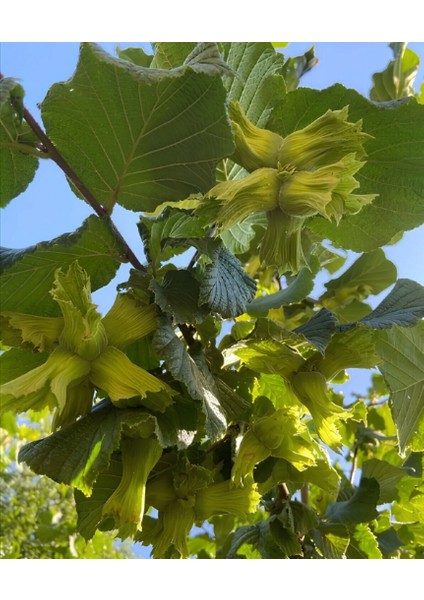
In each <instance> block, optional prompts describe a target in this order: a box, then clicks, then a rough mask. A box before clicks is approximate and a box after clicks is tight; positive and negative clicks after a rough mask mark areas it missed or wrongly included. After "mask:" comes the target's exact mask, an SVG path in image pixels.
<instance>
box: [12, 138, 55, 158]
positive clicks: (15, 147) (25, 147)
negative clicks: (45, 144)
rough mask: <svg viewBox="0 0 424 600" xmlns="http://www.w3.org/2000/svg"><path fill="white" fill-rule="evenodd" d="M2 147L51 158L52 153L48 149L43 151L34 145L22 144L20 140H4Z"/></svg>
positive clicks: (38, 156)
mask: <svg viewBox="0 0 424 600" xmlns="http://www.w3.org/2000/svg"><path fill="white" fill-rule="evenodd" d="M1 147H2V148H10V149H11V150H17V151H18V152H23V153H24V154H29V155H31V156H36V157H37V158H51V156H50V154H49V153H48V152H47V151H46V152H43V151H42V150H39V149H37V148H35V147H34V146H29V145H28V144H22V143H20V142H2V143H1Z"/></svg>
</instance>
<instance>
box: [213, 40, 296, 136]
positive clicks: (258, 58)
mask: <svg viewBox="0 0 424 600" xmlns="http://www.w3.org/2000/svg"><path fill="white" fill-rule="evenodd" d="M223 49H224V59H225V62H226V63H227V64H228V65H229V66H230V67H231V68H232V69H233V70H234V71H236V72H237V73H238V75H239V77H236V78H232V79H229V78H228V79H226V81H225V83H226V87H227V89H228V94H229V99H230V100H232V101H236V100H238V101H239V102H240V105H241V107H242V109H243V111H244V112H245V114H246V116H247V117H248V119H249V120H250V121H252V123H254V124H255V125H257V126H258V127H265V126H266V125H267V123H268V119H269V117H270V114H271V111H272V109H273V108H274V107H275V105H276V104H277V103H278V102H279V101H280V100H281V99H282V98H283V96H284V94H285V91H286V90H285V85H284V79H283V78H282V76H281V75H280V74H279V73H280V70H281V68H282V66H283V64H284V58H283V56H282V55H281V54H279V53H278V52H276V51H275V50H274V48H273V47H272V44H270V43H269V42H226V43H224V44H223Z"/></svg>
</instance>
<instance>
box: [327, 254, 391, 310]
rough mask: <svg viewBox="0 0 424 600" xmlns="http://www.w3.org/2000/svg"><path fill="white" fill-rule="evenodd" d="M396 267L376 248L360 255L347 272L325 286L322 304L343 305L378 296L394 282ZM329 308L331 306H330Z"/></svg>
mask: <svg viewBox="0 0 424 600" xmlns="http://www.w3.org/2000/svg"><path fill="white" fill-rule="evenodd" d="M396 275H397V271H396V267H395V265H394V264H393V263H392V262H391V261H390V260H388V259H387V258H386V256H385V254H384V252H383V250H381V248H378V249H377V250H374V251H372V252H368V253H366V254H362V255H361V256H360V257H359V258H358V260H356V261H355V262H354V263H353V265H352V266H351V267H349V269H348V270H347V271H345V272H344V273H343V274H342V275H340V277H337V279H332V280H331V281H329V282H328V283H326V284H325V287H326V288H327V292H326V293H325V294H324V295H323V296H322V300H324V304H326V305H327V304H328V302H329V301H330V302H331V301H332V303H336V304H345V303H348V302H350V301H351V300H352V299H353V298H355V299H357V300H363V299H364V298H366V297H367V296H369V295H370V294H379V293H380V292H382V291H383V290H385V289H386V288H387V287H389V285H391V284H392V283H395V281H396ZM330 308H331V305H330Z"/></svg>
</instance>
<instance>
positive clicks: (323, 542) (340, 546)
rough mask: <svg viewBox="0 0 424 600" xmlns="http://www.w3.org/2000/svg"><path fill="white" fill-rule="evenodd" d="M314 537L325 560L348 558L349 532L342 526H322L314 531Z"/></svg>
mask: <svg viewBox="0 0 424 600" xmlns="http://www.w3.org/2000/svg"><path fill="white" fill-rule="evenodd" d="M313 537H314V540H315V543H316V544H317V546H318V548H319V550H320V552H321V553H322V554H323V556H324V557H325V558H329V559H338V558H346V550H347V547H348V545H349V532H348V530H347V528H346V527H345V526H344V525H342V524H333V523H331V524H327V523H325V524H321V526H320V527H319V528H317V529H315V530H314V531H313Z"/></svg>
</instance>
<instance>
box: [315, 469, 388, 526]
mask: <svg viewBox="0 0 424 600" xmlns="http://www.w3.org/2000/svg"><path fill="white" fill-rule="evenodd" d="M379 496H380V488H379V485H378V483H377V481H376V480H375V479H366V478H365V477H363V478H362V479H361V483H360V484H359V488H358V489H357V490H356V491H355V493H354V494H353V496H352V497H351V498H350V499H349V500H346V501H344V502H332V503H330V504H329V505H328V508H327V512H326V513H325V517H326V518H327V519H329V520H330V521H331V522H333V523H366V522H368V521H372V520H373V519H375V518H376V517H377V516H378V512H377V510H376V506H377V504H378V499H379Z"/></svg>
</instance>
